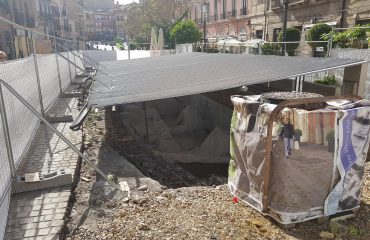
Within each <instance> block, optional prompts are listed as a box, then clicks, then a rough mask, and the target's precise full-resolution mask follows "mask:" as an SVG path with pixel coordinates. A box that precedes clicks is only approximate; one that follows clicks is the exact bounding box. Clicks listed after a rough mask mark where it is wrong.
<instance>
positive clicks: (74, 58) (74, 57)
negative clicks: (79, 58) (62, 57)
mask: <svg viewBox="0 0 370 240" xmlns="http://www.w3.org/2000/svg"><path fill="white" fill-rule="evenodd" d="M75 49H76V46H75V42H73V49H72V51H74V50H75ZM73 61H74V63H75V73H76V75H77V67H76V64H77V63H76V55H75V54H73Z"/></svg>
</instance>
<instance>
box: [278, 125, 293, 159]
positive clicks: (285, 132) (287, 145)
mask: <svg viewBox="0 0 370 240" xmlns="http://www.w3.org/2000/svg"><path fill="white" fill-rule="evenodd" d="M283 123H284V125H283V128H282V129H281V132H280V138H281V139H283V140H284V150H285V157H286V158H289V156H290V155H292V149H293V147H294V145H293V137H294V127H293V125H292V124H291V123H290V119H289V118H284V120H283Z"/></svg>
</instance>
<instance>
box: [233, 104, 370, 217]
mask: <svg viewBox="0 0 370 240" xmlns="http://www.w3.org/2000/svg"><path fill="white" fill-rule="evenodd" d="M255 99H256V98H254V99H252V98H250V97H233V98H232V102H233V103H234V113H233V117H232V121H231V136H230V142H231V144H230V152H231V160H230V166H229V182H228V184H229V188H230V191H231V193H232V194H234V195H235V196H237V197H239V198H240V199H241V200H243V201H245V202H246V203H248V204H249V205H251V206H252V207H254V208H255V209H257V210H258V211H262V208H263V205H262V199H263V197H264V195H263V191H262V187H263V185H264V184H265V183H264V180H265V179H264V177H263V176H264V175H263V174H264V170H265V158H266V150H265V146H266V136H267V122H268V119H269V117H270V114H271V112H272V110H273V109H274V108H275V107H276V105H273V104H267V103H264V104H261V105H260V103H259V102H258V101H255ZM283 121H285V124H287V121H289V122H290V124H292V126H293V129H294V137H293V138H292V139H291V140H292V143H290V142H289V138H285V139H281V138H280V137H279V134H280V132H281V131H282V128H283V126H284V125H283ZM369 137H370V107H357V108H353V109H346V110H331V109H317V110H312V111H307V110H303V109H295V108H294V109H288V108H285V109H284V110H283V111H281V113H280V114H279V116H278V119H277V121H275V122H274V124H273V150H272V158H271V168H270V169H271V170H270V181H269V192H268V198H269V203H268V204H269V206H268V209H269V210H268V212H267V213H266V214H268V215H270V216H272V217H273V218H275V219H276V220H277V221H279V222H281V223H284V224H289V223H294V222H302V221H306V220H309V219H313V218H318V217H321V216H329V215H333V214H335V213H338V212H342V211H346V210H351V209H354V208H358V207H359V204H360V188H361V181H362V174H363V171H364V164H365V160H366V156H367V150H368V145H369Z"/></svg>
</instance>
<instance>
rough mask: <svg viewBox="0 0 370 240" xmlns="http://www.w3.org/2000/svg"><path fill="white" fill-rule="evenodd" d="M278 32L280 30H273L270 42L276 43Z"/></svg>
mask: <svg viewBox="0 0 370 240" xmlns="http://www.w3.org/2000/svg"><path fill="white" fill-rule="evenodd" d="M280 31H281V28H274V30H273V31H272V41H273V42H277V41H278V36H279V32H280Z"/></svg>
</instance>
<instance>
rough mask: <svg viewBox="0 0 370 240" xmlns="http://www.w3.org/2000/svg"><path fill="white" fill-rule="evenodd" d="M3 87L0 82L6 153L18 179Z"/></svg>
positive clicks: (0, 110)
mask: <svg viewBox="0 0 370 240" xmlns="http://www.w3.org/2000/svg"><path fill="white" fill-rule="evenodd" d="M2 86H3V84H2V83H1V82H0V112H1V123H2V125H3V132H4V138H5V145H6V152H7V155H8V161H9V168H10V172H11V175H12V178H13V179H14V178H15V177H16V172H15V165H14V157H13V150H12V143H11V140H10V134H9V126H8V119H7V116H6V110H5V103H4V96H3V90H2Z"/></svg>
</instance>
